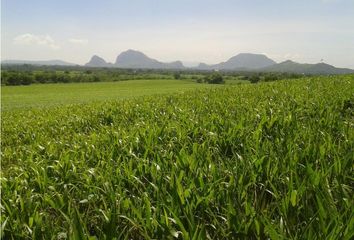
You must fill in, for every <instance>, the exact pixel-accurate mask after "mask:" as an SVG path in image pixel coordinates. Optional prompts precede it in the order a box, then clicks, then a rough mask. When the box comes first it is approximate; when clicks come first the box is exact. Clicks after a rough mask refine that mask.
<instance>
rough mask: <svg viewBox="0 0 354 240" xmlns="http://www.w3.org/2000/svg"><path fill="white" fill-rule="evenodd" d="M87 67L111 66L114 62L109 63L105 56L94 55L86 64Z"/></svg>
mask: <svg viewBox="0 0 354 240" xmlns="http://www.w3.org/2000/svg"><path fill="white" fill-rule="evenodd" d="M85 66H86V67H111V66H112V64H110V63H107V62H106V61H105V60H104V59H103V58H101V57H99V56H97V55H93V56H92V58H91V59H90V61H89V62H88V63H86V64H85Z"/></svg>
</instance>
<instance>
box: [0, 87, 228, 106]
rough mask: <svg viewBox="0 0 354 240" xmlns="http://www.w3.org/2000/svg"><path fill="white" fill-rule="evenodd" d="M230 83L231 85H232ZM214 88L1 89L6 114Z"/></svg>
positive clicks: (2, 103) (2, 104)
mask: <svg viewBox="0 0 354 240" xmlns="http://www.w3.org/2000/svg"><path fill="white" fill-rule="evenodd" d="M230 82H231V81H230ZM210 87H215V85H210V84H198V83H195V82H193V81H183V80H131V81H120V82H100V83H68V84H34V85H30V86H6V87H1V107H2V110H4V111H9V110H15V109H28V108H47V107H51V106H58V105H65V104H75V103H88V102H93V101H105V100H117V99H126V98H134V97H139V96H145V95H154V94H161V93H177V92H184V91H188V90H192V89H197V88H210Z"/></svg>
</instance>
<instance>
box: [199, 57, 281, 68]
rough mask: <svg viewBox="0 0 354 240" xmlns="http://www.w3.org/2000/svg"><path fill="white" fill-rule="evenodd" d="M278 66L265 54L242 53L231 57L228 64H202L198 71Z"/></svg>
mask: <svg viewBox="0 0 354 240" xmlns="http://www.w3.org/2000/svg"><path fill="white" fill-rule="evenodd" d="M274 64H276V62H275V61H273V60H272V59H270V58H268V57H267V56H266V55H263V54H253V53H240V54H238V55H236V56H233V57H231V58H230V59H229V60H227V61H226V62H221V63H218V64H214V65H207V64H205V63H200V64H199V66H197V67H196V69H198V70H243V71H244V70H254V69H260V68H264V67H268V66H271V65H274Z"/></svg>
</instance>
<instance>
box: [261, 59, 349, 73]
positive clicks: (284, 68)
mask: <svg viewBox="0 0 354 240" xmlns="http://www.w3.org/2000/svg"><path fill="white" fill-rule="evenodd" d="M260 70H261V71H264V72H289V73H299V74H347V73H354V70H352V69H348V68H336V67H334V66H332V65H329V64H326V63H316V64H308V63H297V62H293V61H291V60H287V61H285V62H281V63H278V64H275V65H272V66H269V67H265V68H262V69H260Z"/></svg>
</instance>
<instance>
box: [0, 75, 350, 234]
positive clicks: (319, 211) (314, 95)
mask: <svg viewBox="0 0 354 240" xmlns="http://www.w3.org/2000/svg"><path fill="white" fill-rule="evenodd" d="M353 89H354V77H353V76H346V77H335V78H334V77H319V78H308V79H301V80H291V81H278V82H272V83H264V84H256V85H251V84H246V85H238V86H229V87H222V88H212V89H204V90H198V91H194V92H192V93H190V92H187V93H184V94H175V95H164V96H150V97H142V98H139V99H135V100H125V101H111V102H104V103H92V104H85V105H84V104H82V105H76V106H75V105H73V106H66V107H65V106H63V107H56V108H52V109H46V110H43V109H42V110H31V111H25V110H23V111H13V112H12V111H8V112H5V113H3V114H2V126H1V127H2V136H3V137H2V142H1V148H2V151H1V154H2V155H1V157H2V178H1V187H2V198H1V204H2V209H1V211H2V215H1V226H2V228H1V230H2V234H3V236H5V238H7V239H20V238H36V239H37V238H39V239H65V238H70V239H85V238H87V237H89V236H91V237H92V239H95V238H94V237H93V236H95V237H97V238H98V239H112V238H114V237H115V238H116V239H150V238H154V239H173V238H178V239H252V238H253V239H256V238H259V239H267V238H271V239H352V238H353V237H354V220H353V219H354V218H353V217H354V216H353V213H354V202H353V198H352V197H353V194H354V189H353V186H354V179H353V172H354V171H353V170H354V169H353V147H354V115H353V112H354V93H353V91H352V90H353Z"/></svg>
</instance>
